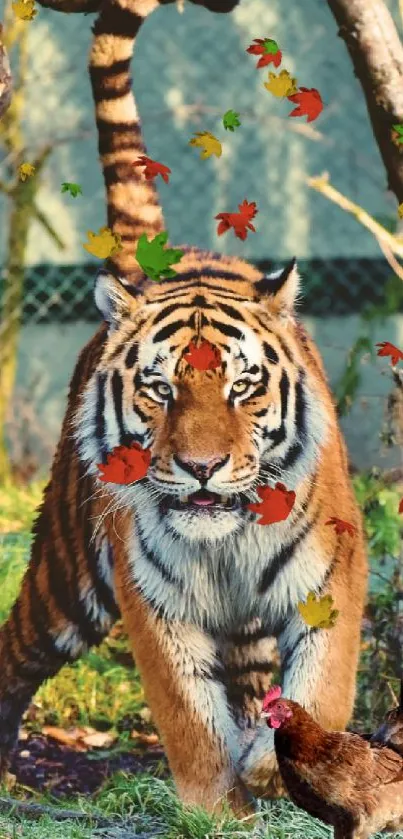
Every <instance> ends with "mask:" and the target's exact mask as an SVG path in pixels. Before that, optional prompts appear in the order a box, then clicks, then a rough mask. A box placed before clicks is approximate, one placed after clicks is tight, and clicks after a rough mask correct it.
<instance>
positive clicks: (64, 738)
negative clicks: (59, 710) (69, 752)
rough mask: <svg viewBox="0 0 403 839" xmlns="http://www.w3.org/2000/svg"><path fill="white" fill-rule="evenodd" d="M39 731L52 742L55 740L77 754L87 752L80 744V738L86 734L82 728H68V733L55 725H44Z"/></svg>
mask: <svg viewBox="0 0 403 839" xmlns="http://www.w3.org/2000/svg"><path fill="white" fill-rule="evenodd" d="M41 731H42V734H45V735H46V736H47V737H51V738H52V740H56V741H57V742H58V743H62V745H63V746H69V747H70V748H71V749H75V751H77V752H86V751H87V747H86V746H84V744H83V743H82V742H80V738H81V736H82V735H85V734H86V731H85V729H83V728H70V729H69V730H68V731H65V730H64V729H63V728H59V727H58V726H56V725H44V726H43V728H42V729H41Z"/></svg>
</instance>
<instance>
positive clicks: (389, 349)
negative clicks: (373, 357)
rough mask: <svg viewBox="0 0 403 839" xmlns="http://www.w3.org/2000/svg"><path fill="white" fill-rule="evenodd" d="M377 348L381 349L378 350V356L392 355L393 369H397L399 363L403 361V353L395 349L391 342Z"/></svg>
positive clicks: (383, 342) (380, 344)
mask: <svg viewBox="0 0 403 839" xmlns="http://www.w3.org/2000/svg"><path fill="white" fill-rule="evenodd" d="M376 346H377V347H380V348H381V349H380V350H378V352H377V355H382V356H385V357H387V356H388V355H390V362H391V364H392V367H395V366H396V364H397V363H398V361H401V360H402V359H403V352H402V351H401V350H399V349H398V347H395V345H394V344H391V343H390V342H389V341H382V342H380V343H379V344H376Z"/></svg>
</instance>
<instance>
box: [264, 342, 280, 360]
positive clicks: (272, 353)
mask: <svg viewBox="0 0 403 839" xmlns="http://www.w3.org/2000/svg"><path fill="white" fill-rule="evenodd" d="M263 351H264V354H265V356H266V358H267V361H269V362H270V364H278V363H279V361H280V359H279V357H278V355H277V353H276V350H275V349H274V347H271V346H270V345H269V344H268V343H267V341H263Z"/></svg>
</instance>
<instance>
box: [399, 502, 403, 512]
mask: <svg viewBox="0 0 403 839" xmlns="http://www.w3.org/2000/svg"><path fill="white" fill-rule="evenodd" d="M399 513H403V498H401V499H400V504H399Z"/></svg>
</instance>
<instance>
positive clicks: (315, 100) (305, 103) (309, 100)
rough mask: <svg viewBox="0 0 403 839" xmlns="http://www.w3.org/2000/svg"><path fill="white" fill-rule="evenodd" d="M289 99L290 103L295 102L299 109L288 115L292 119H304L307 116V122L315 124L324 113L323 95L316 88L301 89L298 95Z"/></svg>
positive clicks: (295, 94)
mask: <svg viewBox="0 0 403 839" xmlns="http://www.w3.org/2000/svg"><path fill="white" fill-rule="evenodd" d="M287 98H288V99H289V100H290V102H295V104H296V105H298V107H297V108H294V110H293V111H291V113H290V114H288V116H290V117H303V116H305V115H306V116H307V117H308V119H307V122H313V120H314V119H317V117H318V116H319V114H320V113H321V112H322V111H323V102H322V99H321V95H320V93H319V91H318V90H316V88H315V87H311V88H309V87H300V88H299V90H298V91H297V93H294V94H293V95H292V96H288V97H287Z"/></svg>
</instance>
